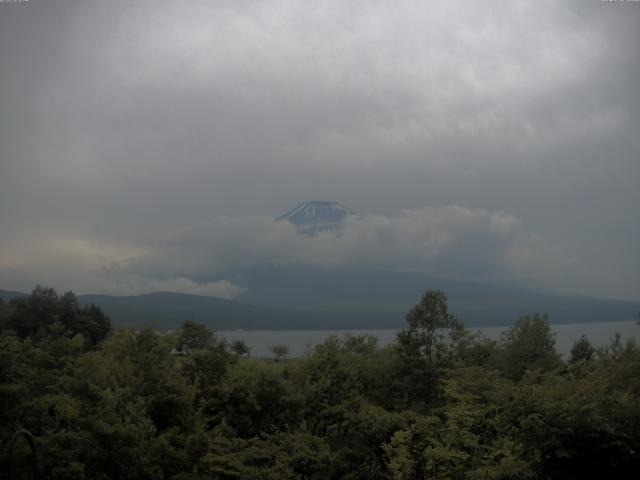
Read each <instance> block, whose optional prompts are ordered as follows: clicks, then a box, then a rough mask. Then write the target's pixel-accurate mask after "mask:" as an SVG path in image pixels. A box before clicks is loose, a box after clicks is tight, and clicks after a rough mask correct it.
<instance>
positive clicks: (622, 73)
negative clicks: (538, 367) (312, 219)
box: [0, 0, 640, 298]
mask: <svg viewBox="0 0 640 480" xmlns="http://www.w3.org/2000/svg"><path fill="white" fill-rule="evenodd" d="M0 7H2V8H1V9H0V56H1V57H0V58H1V59H2V61H3V69H2V71H0V85H1V86H2V88H0V109H1V111H2V112H3V115H2V116H0V162H1V163H0V168H1V172H0V173H1V176H0V225H2V228H1V230H0V247H1V248H2V254H1V255H0V259H2V263H0V270H1V269H4V270H3V271H5V272H7V271H9V270H7V269H11V272H13V273H12V274H7V275H3V276H2V277H0V279H2V281H3V285H2V286H5V287H12V286H13V285H17V283H16V282H17V280H16V279H17V278H24V279H25V280H24V282H23V283H27V281H28V280H27V279H29V278H48V277H47V276H46V275H44V274H43V272H44V271H45V270H46V271H49V270H47V269H45V267H44V266H43V265H45V264H46V265H50V267H47V268H50V271H51V275H50V278H68V281H65V282H66V283H67V284H68V285H70V287H72V288H78V287H83V286H86V285H91V282H92V281H95V282H96V288H98V287H100V288H102V287H101V285H102V284H98V283H97V282H98V280H95V279H96V278H99V277H100V276H99V275H96V274H95V272H96V271H98V272H100V271H103V268H102V267H104V266H105V265H106V264H108V263H104V262H102V263H101V262H97V261H92V263H91V264H92V269H91V270H90V271H91V272H92V273H86V274H80V273H74V274H71V273H70V272H69V269H71V267H70V266H69V265H68V263H69V262H67V263H65V262H61V261H59V260H58V259H59V258H61V257H59V256H58V255H60V254H59V253H52V252H48V253H47V252H45V251H42V249H40V247H37V248H36V247H35V246H34V245H35V244H36V243H38V244H42V242H43V241H44V240H43V239H48V238H53V237H55V238H73V239H87V238H90V239H91V242H92V244H95V245H102V246H113V245H117V246H119V247H118V248H120V249H122V250H123V251H120V252H119V253H118V255H112V254H109V261H117V262H120V263H122V262H123V261H124V260H125V259H126V258H131V257H132V256H134V257H135V256H136V255H129V254H130V253H131V252H133V251H134V250H135V251H136V252H139V251H144V252H149V251H150V250H153V249H158V250H159V251H163V252H165V253H166V250H165V249H167V248H168V247H167V245H166V242H165V240H164V239H166V238H167V237H168V236H169V235H170V234H171V232H174V231H176V230H177V229H190V228H193V227H192V226H193V225H202V224H203V222H206V221H208V220H209V219H211V218H218V217H220V216H221V215H228V216H230V219H229V220H228V223H229V225H227V226H226V227H228V228H231V229H232V230H234V229H237V228H240V227H239V226H238V225H236V224H235V223H233V222H242V220H240V219H239V218H241V217H242V218H245V217H247V216H251V215H268V216H274V215H277V214H279V213H281V212H283V211H285V210H287V209H289V208H291V207H292V206H294V205H295V204H297V203H298V202H300V201H302V200H305V199H309V198H327V199H335V200H339V201H341V202H343V203H345V204H346V205H348V206H350V207H351V208H353V209H354V210H356V211H358V212H361V213H364V214H374V213H376V212H377V213H379V214H380V217H379V219H378V221H379V222H382V223H384V221H387V222H393V221H396V222H397V223H400V224H401V226H402V228H407V229H409V232H410V231H411V230H410V229H411V226H410V225H409V223H410V222H405V223H402V222H400V220H399V218H400V217H402V216H397V215H396V214H395V212H398V211H400V210H402V209H403V208H404V209H409V210H411V211H416V212H417V211H421V210H420V208H421V207H422V206H423V205H433V206H435V207H436V208H437V207H438V206H443V205H451V204H458V205H465V206H468V207H469V208H471V211H474V212H475V211H486V212H497V211H508V212H512V214H513V215H514V216H515V217H516V218H518V219H520V222H521V223H522V224H524V225H526V226H527V230H528V231H530V232H536V234H538V235H539V237H541V238H544V239H545V241H544V244H545V245H546V246H545V247H544V248H543V249H542V250H540V246H539V245H538V250H539V251H538V253H536V255H537V260H536V262H529V263H526V262H525V263H522V264H521V265H519V266H518V267H517V269H518V271H519V272H520V273H519V274H518V278H521V277H522V278H525V277H526V278H536V279H538V280H537V282H538V283H539V284H540V285H542V286H547V287H550V288H556V289H561V290H569V291H578V292H582V293H590V294H601V295H606V296H619V297H627V298H637V297H638V293H639V292H640V253H639V249H638V248H637V245H638V243H639V240H640V238H639V237H640V219H639V218H638V216H637V215H634V214H633V211H632V209H633V207H634V206H635V205H637V204H640V194H639V193H638V192H639V189H638V188H637V179H638V178H640V162H638V158H639V157H640V155H639V153H640V143H639V142H640V140H639V138H638V135H637V134H636V132H637V129H638V128H637V125H638V124H639V121H640V118H639V117H640V116H639V115H638V113H639V111H640V109H639V108H638V107H639V102H640V99H639V97H638V96H637V84H638V82H639V81H640V71H639V70H640V65H639V64H638V62H637V61H636V59H635V56H636V52H635V50H636V49H635V48H634V46H635V45H637V44H638V41H639V40H640V31H639V29H638V28H637V25H638V21H639V20H640V8H638V5H635V4H633V3H631V2H629V3H626V4H610V3H607V2H598V1H594V2H565V3H562V4H558V3H557V2H552V1H542V2H535V3H531V2H518V1H514V2H506V3H505V2H498V1H488V2H481V3H473V4H469V2H433V3H425V2H401V3H400V4H394V5H391V4H389V3H387V2H350V3H349V4H348V5H345V4H343V3H340V2H333V1H326V2H315V3H314V5H306V4H301V3H300V2H293V1H275V0H274V1H269V2H250V1H233V2H213V3H212V2H201V1H195V0H194V1H191V2H187V3H184V2H183V3H175V2H168V1H154V2H151V1H137V2H130V1H127V2H124V1H114V2H108V3H104V2H97V1H87V2H73V1H60V2H44V1H38V0H32V1H31V2H28V3H27V4H21V5H18V6H16V5H12V4H5V5H0ZM489 215H491V214H489ZM366 218H369V217H366ZM373 218H378V217H375V216H371V217H370V220H369V221H370V222H371V223H372V224H373V223H374V220H373ZM380 218H382V219H386V220H384V221H383V220H380ZM231 219H235V220H231ZM219 221H220V220H216V221H215V222H214V223H216V222H219ZM376 225H377V226H376V227H375V228H373V227H371V231H373V232H377V233H378V234H380V235H382V236H384V235H383V234H382V231H384V228H382V227H381V226H379V225H378V224H376ZM226 227H225V228H226ZM247 228H248V227H247ZM358 228H359V229H358V232H361V230H360V228H363V229H364V228H365V226H364V225H360V226H359V227H358ZM398 228H399V227H398ZM195 230H197V228H196V229H195ZM276 230H277V229H276ZM234 231H235V230H234ZM265 231H267V230H265ZM268 231H270V230H268ZM395 231H396V230H394V232H395ZM205 233H207V232H205ZM272 233H273V234H274V235H275V234H276V233H277V232H275V231H274V232H272ZM272 233H270V234H272ZM432 234H433V233H432V232H430V233H428V234H425V235H427V237H426V241H427V242H430V241H431V236H429V235H432ZM229 235H231V233H230V234H229ZM372 235H373V233H372ZM348 238H351V237H349V236H348V235H345V238H343V239H340V240H339V241H336V242H337V243H336V242H333V243H332V244H333V245H335V247H333V248H336V249H337V250H338V251H337V252H336V255H338V256H340V255H346V253H345V252H347V251H349V249H348V248H347V247H346V246H345V245H346V241H347V239H348ZM399 238H400V236H398V237H394V236H392V239H391V241H400V240H399ZM402 238H404V237H402ZM410 238H411V241H415V242H418V243H420V242H421V241H423V240H422V239H418V238H415V237H410ZM458 238H460V239H461V238H474V235H469V237H466V236H460V237H458ZM492 238H493V237H492ZM220 241H222V240H220ZM273 241H274V239H272V238H270V237H269V236H265V238H256V239H255V242H256V245H254V246H253V249H249V251H248V253H249V254H255V255H256V257H259V258H260V259H263V258H264V252H269V251H271V250H270V249H272V247H273ZM360 241H365V242H372V240H371V238H370V237H368V236H365V237H364V238H360ZM500 241H506V240H504V239H502V240H501V237H496V238H493V239H492V242H493V243H491V242H489V241H488V240H487V242H489V243H491V244H492V245H494V244H495V243H496V242H497V243H499V242H500ZM507 243H508V242H507ZM71 244H73V242H71ZM28 245H31V247H27V246H28ZM376 245H377V246H378V247H379V248H380V249H381V250H382V251H383V252H384V251H386V250H387V249H385V248H382V247H381V245H380V244H376ZM457 245H458V246H457V247H456V248H457V250H456V255H449V256H447V255H444V254H443V253H442V252H440V255H444V256H442V258H443V260H442V261H441V263H442V265H441V266H439V267H438V268H439V269H440V270H442V271H451V272H458V273H459V274H461V275H462V274H464V275H471V274H472V273H473V272H476V273H475V274H476V275H477V276H479V277H482V276H483V275H486V272H485V270H486V269H488V268H489V267H488V266H487V265H478V266H475V267H473V268H472V266H471V265H472V264H473V261H474V259H475V258H476V257H477V256H478V255H476V249H477V248H480V247H478V245H481V243H478V242H477V241H471V240H469V242H468V243H465V241H462V240H459V243H458V244H457ZM110 248H111V247H110ZM305 248H310V247H309V246H305ZM448 248H453V247H448ZM482 248H484V247H482ZM107 250H108V249H107ZM124 250H127V252H128V253H127V254H124ZM389 250H390V251H394V250H395V248H390V249H389ZM552 250H553V252H551V251H552ZM320 251H321V249H320V248H319V249H318V252H320ZM322 251H323V250H322ZM495 251H501V250H500V249H499V248H497V249H495ZM523 251H524V250H523ZM312 252H315V250H313V249H312ZM323 252H324V251H323ZM492 252H494V249H493V247H491V248H488V253H487V255H489V256H490V255H492V254H494V253H492ZM558 252H562V253H558ZM112 253H113V252H112ZM414 253H415V252H414ZM273 254H274V255H275V257H274V258H273V259H272V260H273V261H279V259H280V257H279V256H278V255H280V253H279V252H277V251H274V253H273ZM357 254H358V251H357V249H356V251H355V252H352V253H350V254H349V255H350V257H349V258H357ZM521 254H522V252H521ZM145 255H147V256H148V253H145ZM167 255H168V253H167ZM318 255H319V256H320V257H321V256H322V254H320V253H318ZM354 255H355V257H354ZM513 255H515V254H513ZM142 256H144V255H142ZM515 256H516V257H518V258H519V256H518V255H515ZM436 257H437V256H436ZM436 257H434V258H431V259H430V262H431V263H432V264H434V265H435V264H436V263H438V262H437V260H436ZM28 258H32V259H35V258H37V259H38V260H37V261H36V260H32V261H30V262H27V259H28ZM65 258H66V257H65ZM149 258H151V257H149ZM176 258H179V259H180V260H179V261H180V262H182V261H185V262H188V261H189V258H188V255H186V254H184V252H183V253H181V254H180V255H179V256H177V257H176ZM454 258H460V259H462V258H465V259H467V260H466V261H467V262H471V264H470V265H466V264H465V265H457V264H456V263H455V262H453V260H452V259H454ZM557 258H563V259H565V261H563V262H557ZM444 259H446V261H445V260H444ZM235 260H236V261H238V262H240V263H242V261H244V260H245V258H244V257H242V258H237V259H235ZM362 261H363V262H364V259H363V260H362ZM393 261H400V260H398V259H397V258H396V257H394V260H391V259H390V260H389V264H391V263H393ZM450 262H453V263H451V264H450ZM72 263H73V262H72ZM84 263H86V262H80V264H82V265H84ZM160 263H161V264H162V265H165V267H166V265H167V264H170V263H171V260H168V259H165V258H163V259H162V261H160ZM227 263H228V262H227ZM401 263H402V264H403V265H405V263H407V262H404V261H402V262H401ZM498 263H499V262H496V261H493V262H489V264H490V265H492V267H491V268H497V267H495V265H497V264H498ZM59 264H62V265H59ZM445 264H446V265H445ZM539 265H548V266H549V268H547V267H545V268H544V269H543V271H544V273H542V271H540V268H539ZM554 265H555V268H552V267H553V266H554ZM165 267H162V268H165ZM157 268H158V269H159V268H161V267H157ZM166 268H168V267H166ZM180 268H184V269H187V267H186V266H184V267H181V266H180V265H176V266H175V268H173V269H172V271H174V272H178V271H179V270H180ZM514 268H516V267H514V266H513V265H512V266H511V270H510V271H514ZM81 270H82V269H81ZM502 270H504V269H502ZM82 271H84V270H82ZM55 272H57V273H58V275H55V274H54V273H55ZM65 272H67V273H65ZM185 278H190V277H185ZM55 283H57V282H55ZM74 285H77V287H74ZM123 288H125V287H123ZM141 288H142V287H141Z"/></svg>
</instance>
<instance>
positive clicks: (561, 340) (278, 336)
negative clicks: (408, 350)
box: [219, 322, 640, 357]
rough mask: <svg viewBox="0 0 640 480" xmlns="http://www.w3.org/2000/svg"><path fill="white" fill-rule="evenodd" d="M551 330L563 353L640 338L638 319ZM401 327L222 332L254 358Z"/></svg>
mask: <svg viewBox="0 0 640 480" xmlns="http://www.w3.org/2000/svg"><path fill="white" fill-rule="evenodd" d="M507 328H508V327H482V328H477V329H470V330H471V331H479V332H480V333H482V334H483V335H485V336H486V337H488V338H490V339H492V340H498V339H499V338H500V335H501V334H502V332H504V331H505V330H506V329H507ZM551 330H552V331H553V333H555V335H556V350H557V351H558V352H559V353H562V354H563V355H566V354H568V353H569V352H570V351H571V347H572V346H573V343H574V342H575V341H576V340H578V339H579V338H580V336H581V335H586V336H587V338H588V339H589V340H590V341H591V343H592V344H593V346H594V347H602V346H605V345H609V344H610V343H611V340H612V339H613V338H614V337H615V334H616V333H619V334H620V336H621V338H622V341H623V342H626V341H627V340H629V339H632V338H633V339H636V340H637V339H638V338H640V325H638V324H637V323H635V322H603V323H573V324H567V325H551ZM397 332H398V330H395V329H372V330H283V331H267V330H247V331H244V330H234V331H228V330H226V331H221V332H219V333H220V335H222V336H224V337H225V338H227V339H228V340H229V341H233V340H244V341H245V342H246V343H247V344H248V345H249V346H250V347H251V355H253V356H255V357H269V356H272V354H271V352H270V350H269V347H270V346H272V345H275V344H285V345H288V346H289V347H290V349H291V355H292V356H299V355H303V354H304V353H305V352H306V351H307V349H308V348H309V346H312V345H317V344H319V343H322V342H324V341H325V340H326V339H327V338H329V337H330V336H331V335H337V336H339V337H341V336H343V335H345V334H347V333H350V334H353V335H363V334H365V333H368V334H370V335H373V336H375V337H377V338H378V340H379V342H380V345H388V344H389V343H391V342H393V341H394V340H395V337H396V333H397Z"/></svg>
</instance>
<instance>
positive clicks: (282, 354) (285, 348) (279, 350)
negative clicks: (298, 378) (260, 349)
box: [269, 343, 290, 362]
mask: <svg viewBox="0 0 640 480" xmlns="http://www.w3.org/2000/svg"><path fill="white" fill-rule="evenodd" d="M269 350H270V351H271V353H273V355H274V356H275V357H276V362H278V361H280V360H281V359H283V358H287V356H288V355H289V353H290V349H289V345H285V344H284V343H277V344H275V345H271V346H270V347H269Z"/></svg>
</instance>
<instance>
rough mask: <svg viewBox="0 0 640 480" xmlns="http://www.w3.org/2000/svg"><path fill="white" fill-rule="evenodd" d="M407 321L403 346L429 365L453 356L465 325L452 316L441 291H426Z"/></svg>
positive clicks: (400, 338)
mask: <svg viewBox="0 0 640 480" xmlns="http://www.w3.org/2000/svg"><path fill="white" fill-rule="evenodd" d="M406 319H407V323H408V324H409V328H407V329H405V330H402V331H401V332H400V333H399V334H398V340H399V342H400V344H401V345H402V346H403V347H405V348H406V349H407V351H408V352H411V354H412V355H413V356H416V357H419V358H421V359H424V360H426V361H427V362H428V363H430V364H432V363H433V362H435V361H437V360H440V359H443V358H444V357H445V356H446V355H447V354H448V353H450V352H451V349H450V347H451V345H452V344H453V343H454V342H455V341H456V340H457V339H458V338H459V337H460V335H461V334H462V333H463V332H464V325H463V324H462V322H460V321H459V320H458V319H457V318H456V317H455V316H454V315H452V314H450V313H449V307H448V306H447V296H446V295H445V294H444V293H443V292H441V291H439V290H427V291H426V292H425V294H424V295H423V296H422V299H421V300H420V303H418V304H417V305H415V306H414V307H413V308H412V309H411V310H410V311H409V313H408V314H407V317H406Z"/></svg>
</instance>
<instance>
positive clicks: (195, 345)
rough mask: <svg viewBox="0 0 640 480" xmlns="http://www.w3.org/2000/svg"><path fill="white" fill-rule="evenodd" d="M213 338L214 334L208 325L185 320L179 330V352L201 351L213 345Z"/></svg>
mask: <svg viewBox="0 0 640 480" xmlns="http://www.w3.org/2000/svg"><path fill="white" fill-rule="evenodd" d="M213 337H214V334H213V332H212V331H211V330H209V328H208V327H207V326H206V325H204V324H202V323H198V322H196V321H194V320H185V321H184V322H182V326H181V327H180V328H179V329H178V338H177V341H178V350H179V351H180V352H183V353H188V352H190V351H193V350H201V349H203V348H206V347H207V346H209V345H210V344H211V342H212V340H213Z"/></svg>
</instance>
